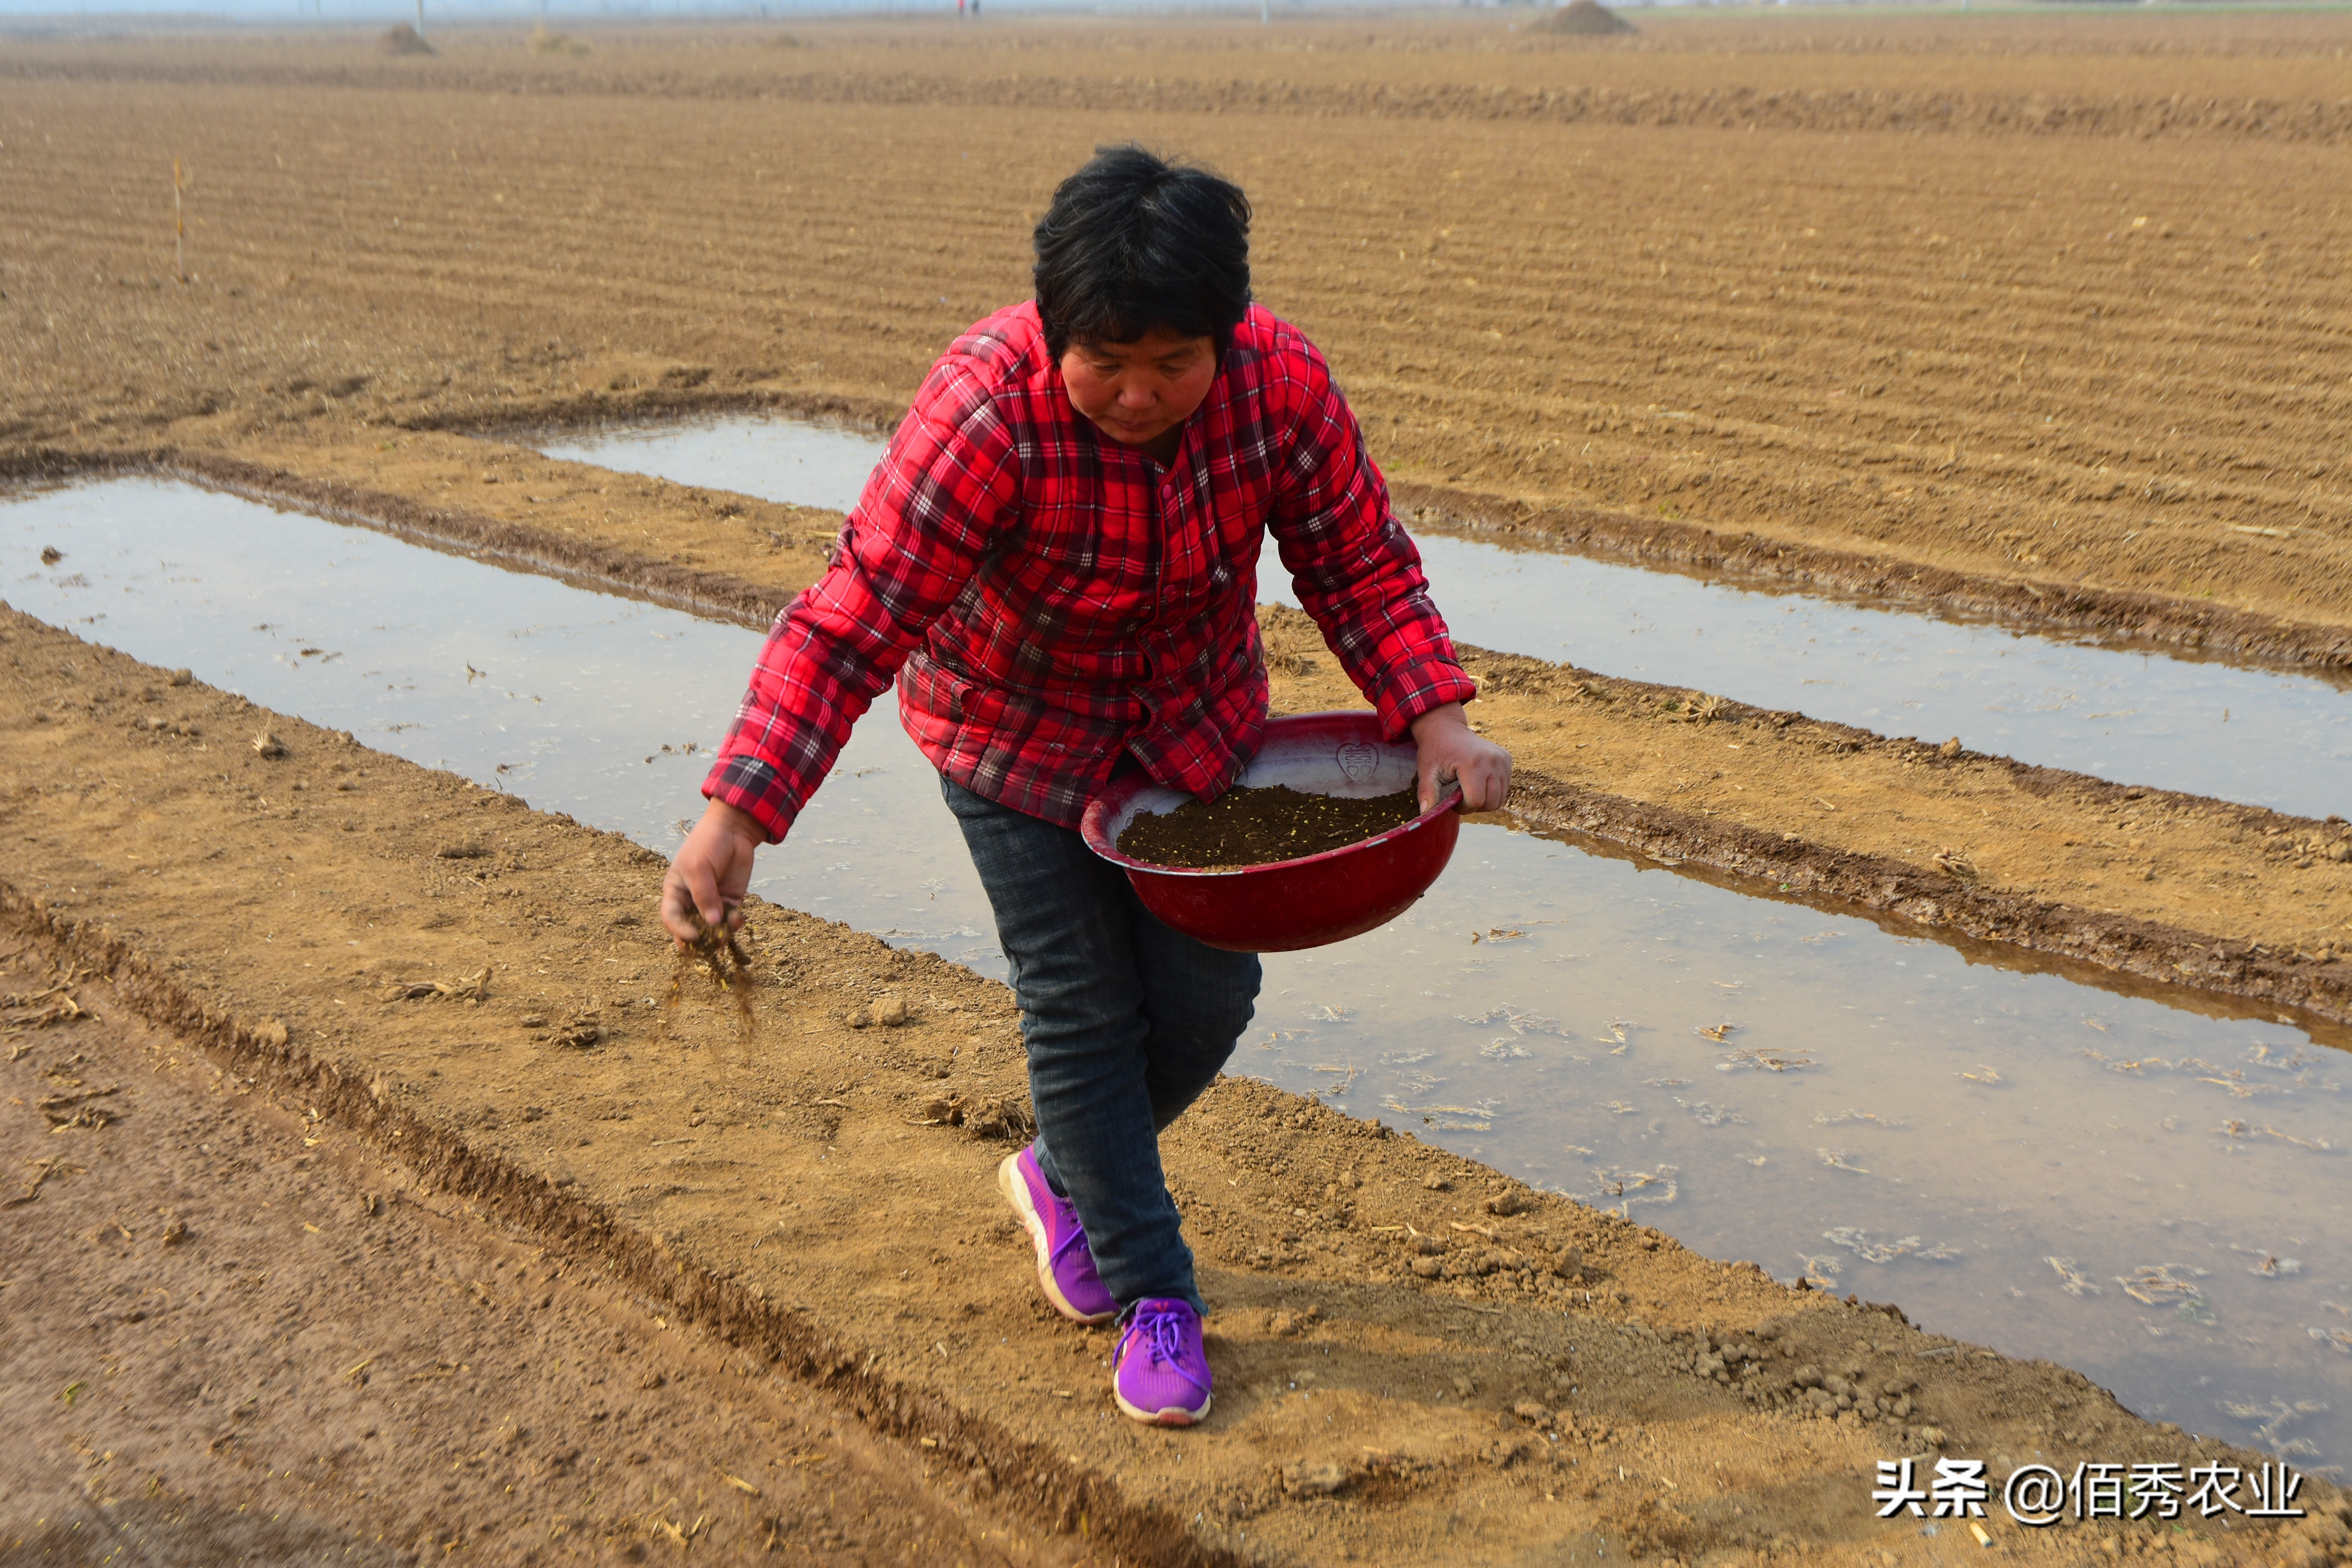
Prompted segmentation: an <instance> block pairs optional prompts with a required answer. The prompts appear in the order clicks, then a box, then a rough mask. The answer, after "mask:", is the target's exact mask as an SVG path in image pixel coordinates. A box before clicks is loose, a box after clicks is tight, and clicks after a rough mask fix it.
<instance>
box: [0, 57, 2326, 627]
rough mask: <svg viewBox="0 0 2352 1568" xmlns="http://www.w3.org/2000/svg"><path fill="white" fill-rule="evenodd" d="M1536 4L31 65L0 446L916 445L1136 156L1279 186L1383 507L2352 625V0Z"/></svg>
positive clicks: (1274, 289) (16, 152)
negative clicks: (1432, 494) (2351, 312)
mask: <svg viewBox="0 0 2352 1568" xmlns="http://www.w3.org/2000/svg"><path fill="white" fill-rule="evenodd" d="M1511 25H1512V24H1511V23H1510V22H1509V21H1507V20H1506V19H1505V18H1503V17H1501V16H1496V17H1493V18H1481V19H1478V20H1475V21H1462V22H1453V21H1445V22H1425V21H1410V22H1408V21H1395V22H1388V21H1382V22H1374V23H1367V24H1365V25H1364V26H1363V28H1362V30H1358V29H1357V27H1356V26H1355V25H1354V24H1353V23H1350V24H1349V25H1347V26H1339V24H1337V23H1336V22H1333V23H1322V24H1316V23H1300V24H1297V25H1295V26H1285V27H1279V28H1272V29H1262V28H1255V27H1247V28H1244V27H1236V26H1230V25H1227V24H1223V23H1205V22H1204V23H1200V24H1187V25H1181V26H1127V25H1120V26H1112V25H1109V24H1107V23H1102V22H1098V21H1095V20H1091V19H1089V20H1085V21H1078V22H1070V23H1062V24H1045V23H1022V24H1017V25H1014V24H1006V25H1002V26H1000V25H996V24H991V25H990V26H985V27H967V28H964V29H961V30H960V31H959V30H957V29H955V28H953V27H951V26H946V25H944V24H938V23H920V24H918V23H911V22H910V23H901V24H883V23H854V22H838V23H814V24H812V25H809V26H801V25H799V24H795V26H794V27H793V32H792V34H791V41H792V43H793V45H794V46H795V47H767V46H769V45H771V44H773V43H774V42H775V41H776V40H777V37H778V34H777V33H776V32H775V31H774V30H772V29H769V28H766V27H764V26H760V27H750V26H743V27H714V28H710V29H703V30H698V31H681V30H667V31H663V30H651V29H648V30H645V31H637V30H635V29H630V30H621V29H608V30H592V31H590V32H588V33H584V34H583V35H582V38H583V40H584V41H585V42H586V44H587V45H588V47H589V51H590V52H589V53H587V54H586V55H583V56H570V55H562V56H558V55H544V54H534V53H533V52H531V48H530V37H529V35H528V34H527V33H526V32H524V31H521V30H519V29H518V30H515V31H512V32H505V31H498V30H483V31H470V30H469V31H466V32H452V33H447V34H445V35H443V36H441V37H436V39H435V40H434V41H435V47H436V48H438V49H440V50H441V51H442V52H441V53H440V55H439V56H437V57H436V58H429V59H425V58H420V59H415V60H396V59H387V58H383V56H382V55H380V54H379V53H377V52H376V48H375V40H374V38H373V37H371V36H369V35H367V34H365V33H353V34H350V35H343V36H336V35H323V36H318V37H267V36H254V35H249V34H245V33H238V34H235V35H217V36H205V35H202V34H194V35H180V36H174V37H169V38H161V37H147V38H142V37H137V36H121V37H109V38H106V39H102V40H92V39H88V38H77V37H69V36H56V37H22V36H20V37H14V38H12V39H9V40H7V41H5V43H0V75H5V76H6V77H7V79H9V81H10V89H9V100H10V111H11V113H12V115H13V116H14V123H16V125H17V126H18V127H19V131H18V132H17V133H16V134H12V135H11V136H9V137H8V138H6V140H5V149H0V215H5V222H6V224H7V226H8V228H9V231H10V232H11V233H15V234H20V235H24V236H26V237H27V241H26V244H24V245H22V246H20V247H16V248H15V249H14V250H13V251H12V253H11V256H10V257H9V258H7V260H6V261H5V263H0V267H5V272H0V294H5V300H0V312H5V315H0V320H5V321H7V323H8V328H9V330H10V331H11V332H12V334H13V335H14V336H15V337H16V340H17V341H18V342H20V343H21V344H22V345H24V346H23V350H22V352H21V353H20V354H18V355H17V356H16V363H17V364H18V367H19V374H17V375H16V376H15V377H13V378H12V379H11V383H10V384H9V386H8V387H7V388H5V390H0V442H5V444H6V446H7V447H8V448H9V450H10V451H11V452H12V453H14V454H15V455H16V457H17V458H18V459H19V460H22V459H24V458H26V457H28V456H29V455H32V454H35V453H37V452H40V451H44V450H47V451H66V452H77V453H82V452H89V451H93V450H100V449H115V450H119V449H122V448H124V447H149V446H153V445H156V444H165V445H169V446H172V447H190V448H194V447H229V448H236V449H250V448H251V447H252V446H253V445H254V444H255V443H256V442H257V440H258V441H267V442H271V443H275V442H278V441H280V440H282V439H284V438H286V437H290V436H295V435H297V434H299V433H314V434H316V435H319V436H327V435H335V436H341V437H348V436H349V435H350V434H351V433H352V430H353V428H354V426H362V427H365V428H368V429H374V428H376V427H378V426H395V427H397V426H407V427H416V426H466V427H478V426H483V425H486V424H490V425H494V424H497V423H499V421H501V420H509V421H510V420H512V419H515V418H519V417H528V416H535V415H544V414H551V413H568V414H574V415H578V414H588V413H596V412H610V411H614V410H626V409H630V408H638V407H649V406H687V405H697V404H713V403H724V402H727V401H729V400H740V399H743V398H749V397H770V398H774V399H779V400H783V401H786V402H789V403H792V404H794V405H809V406H833V407H836V408H838V409H841V410H843V411H845V412H847V413H850V414H853V415H856V416H859V417H862V418H866V419H869V420H872V421H874V422H876V423H877V424H887V422H889V421H891V420H894V419H895V418H896V417H897V416H898V412H899V411H900V410H901V409H902V408H903V407H904V405H905V400H906V398H907V396H908V394H909V393H910V392H911V390H912V389H913V386H914V384H915V383H916V381H917V380H918V378H919V376H920V374H922V372H923V370H924V368H925V367H926V366H927V365H928V363H929V361H930V359H931V358H932V356H933V355H934V354H935V353H937V352H938V350H939V349H940V347H941V346H942V345H943V344H944V343H945V342H947V341H948V339H949V338H950V336H951V335H952V334H953V333H954V332H955V331H957V330H958V329H959V328H961V326H963V325H964V324H965V323H967V322H969V321H971V320H972V319H974V318H975V317H977V316H979V315H981V314H982V313H984V312H985V311H987V310H992V309H994V308H996V307H997V306H1000V305H1002V304H1003V303H1005V302H1007V301H1009V300H1016V299H1019V298H1022V297H1023V296H1024V293H1025V289H1026V283H1025V275H1026V268H1027V261H1028V258H1027V255H1026V249H1025V246H1026V236H1027V233H1028V228H1029V226H1030V221H1031V220H1032V218H1033V217H1034V213H1035V211H1036V210H1037V208H1038V206H1039V205H1040V204H1041V203H1042V202H1043V201H1044V200H1045V196H1046V194H1047V193H1048V192H1049V191H1050V190H1051V188H1052V186H1053V184H1054V183H1055V180H1056V179H1058V178H1059V177H1060V176H1061V175H1062V174H1065V173H1066V172H1067V170H1068V168H1069V167H1070V166H1071V165H1072V164H1073V163H1075V162H1076V159H1077V158H1078V157H1079V156H1081V155H1082V154H1083V153H1084V151H1085V150H1086V149H1087V147H1089V146H1091V145H1092V144H1093V143H1094V142H1098V141H1101V140H1103V139H1104V138H1106V137H1111V138H1116V137H1120V136H1127V135H1136V136H1140V137H1143V138H1145V139H1147V140H1150V141H1154V142H1160V143H1163V144H1166V145H1170V146H1172V147H1177V148H1181V149H1182V150H1184V151H1186V152H1188V153H1193V154H1196V155H1199V156H1202V157H1205V158H1208V159H1210V160H1213V161H1214V162H1216V163H1220V164H1222V165H1223V166H1224V167H1226V168H1227V169H1229V170H1230V171H1231V172H1232V173H1234V174H1236V175H1237V176H1239V177H1241V178H1243V179H1244V181H1245V182H1246V184H1248V186H1249V188H1250V190H1251V192H1252V195H1253V197H1254V199H1255V203H1256V206H1257V212H1258V221H1257V226H1256V243H1255V252H1256V266H1257V277H1258V286H1259V292H1260V294H1261V296H1262V297H1263V298H1264V299H1265V300H1266V301H1267V302H1268V303H1269V304H1271V305H1273V306H1274V307H1275V308H1276V309H1277V310H1281V311H1282V312H1284V313H1285V314H1286V315H1289V316H1291V317H1293V318H1294V319H1296V320H1297V321H1299V322H1300V323H1301V324H1302V325H1303V326H1305V327H1306V328H1307V331H1309V332H1310V333H1312V334H1313V335H1314V337H1315V338H1316V340H1317V342H1318V343H1320V344H1321V345H1322V346H1323V347H1324V348H1325V349H1326V350H1327V351H1328V353H1329V354H1330V357H1331V359H1332V362H1333V364H1334V366H1335V368H1336V369H1337V371H1338V373H1339V377H1340V379H1341V380H1342V382H1343V383H1344V384H1345V385H1346V386H1347V388H1348V390H1349V395H1350V396H1351V397H1352V398H1353V399H1354V401H1355V402H1356V404H1357V405H1358V406H1359V408H1360V410H1361V411H1362V412H1363V414H1364V416H1365V418H1366V424H1367V427H1368V435H1369V438H1370V443H1371V448H1372V451H1373V454H1374V456H1375V457H1377V458H1379V459H1380V460H1381V462H1382V463H1383V464H1384V465H1385V466H1386V467H1387V468H1389V469H1390V470H1391V471H1392V472H1393V473H1394V474H1396V475H1397V476H1398V477H1399V478H1400V479H1407V480H1412V481H1415V482H1419V483H1425V484H1428V485H1432V486H1435V487H1438V488H1439V489H1446V490H1451V491H1460V492H1463V493H1465V495H1466V496H1467V497H1468V498H1469V499H1470V500H1471V501H1474V502H1483V503H1484V504H1490V505H1526V506H1531V507H1536V508H1539V509H1541V508H1552V509H1559V508H1566V509H1570V510H1600V511H1607V512H1615V513H1620V514H1627V515H1634V516H1639V517H1642V518H1655V519H1661V520H1663V521H1687V522H1691V523H1695V524H1698V525H1701V526H1703V527H1705V528H1707V529H1711V530H1714V531H1717V532H1720V533H1723V534H1726V535H1727V536H1730V537H1734V538H1737V537H1739V536H1742V535H1745V534H1749V533H1752V534H1754V535H1756V536H1758V537H1759V539H1762V540H1766V541H1771V542H1781V543H1785V544H1790V545H1801V546H1807V547H1814V548H1823V549H1830V550H1834V551H1837V552H1845V553H1848V554H1852V555H1855V556H1859V557H1864V558H1870V559H1879V560H1885V561H1888V562H1892V563H1898V564H1899V563H1910V564H1914V565H1918V566H1923V567H1931V568H1937V569H1946V570H1950V571H1954V572H1958V573H1963V574H1971V575H1977V576H1983V577H1989V578H1997V579H2001V580H2006V581H2010V582H2015V583H2027V584H2034V585H2036V586H2038V587H2040V588H2042V590H2044V591H2045V592H2052V591H2057V592H2063V591H2067V590H2074V591H2082V592H2091V591H2106V590H2113V591H2117V592H2130V593H2147V594H2152V595H2161V596H2164V597H2166V598H2168V599H2172V600H2178V601H2179V602H2180V603H2181V605H2182V606H2183V609H2184V611H2185V610H2189V609H2194V608H2196V607H2198V606H2200V605H2201V606H2205V607H2209V608H2216V609H2223V610H2228V611H2231V612H2235V613H2239V614H2243V615H2249V616H2255V617H2257V618H2270V619H2273V620H2279V621H2284V622H2286V623H2290V624H2291V625H2293V626H2305V627H2332V628H2337V629H2341V628H2343V627H2345V626H2352V597H2347V595H2352V589H2347V586H2346V585H2347V584H2352V570H2347V566H2352V559H2347V553H2346V552H2347V548H2352V541H2347V526H2352V490H2347V488H2346V482H2345V481H2346V473H2345V470H2344V468H2343V465H2342V463H2341V460H2340V453H2339V452H2338V450H2337V443H2336V431H2338V430H2339V429H2340V428H2341V426H2342V423H2343V420H2344V418H2345V416H2346V414H2347V404H2346V401H2345V399H2346V398H2347V396H2352V394H2347V392H2346V390H2345V388H2344V385H2343V384H2342V379H2341V378H2340V377H2331V376H2330V375H2329V374H2326V353H2327V349H2326V345H2327V344H2328V343H2330V342H2334V341H2335V340H2336V338H2338V337H2340V336H2341V334H2342V332H2343V331H2345V329H2346V325H2347V309H2352V307H2347V303H2346V301H2345V300H2344V298H2343V293H2342V290H2341V289H2340V288H2339V287H2338V286H2337V284H2338V279H2337V267H2336V258H2339V257H2340V256H2341V255H2342V254H2343V253H2344V251H2345V249H2346V248H2347V239H2352V233H2347V225H2352V209H2347V207H2346V206H2345V205H2344V204H2343V203H2342V202H2341V201H2340V200H2339V199H2338V193H2340V192H2341V191H2342V190H2343V189H2345V188H2347V184H2352V180H2347V174H2352V163H2348V162H2347V160H2352V137H2347V131H2346V127H2347V125H2352V100H2347V96H2346V90H2345V88H2344V84H2343V76H2342V60H2343V51H2344V50H2345V48H2346V47H2347V46H2352V16H2347V14H2346V13H2343V12H2340V11H2317V10H2313V11H2288V12H2272V13H2263V14H2248V13H2234V12H2233V13H2226V14H2215V15H2210V16H2183V15H2166V14H2158V15H2135V16H2050V17H2042V16H1988V15H1984V14H1981V13H1979V14H1976V15H1973V16H1957V15H1954V14H1951V13H1948V12H1947V13H1941V14H1934V15H1927V16H1915V17H1893V18H1889V17H1884V16H1859V17H1856V16H1836V15H1833V14H1811V13H1792V14H1790V15H1787V16H1775V17H1771V18H1759V17H1752V16H1738V17H1730V18H1724V17H1714V18H1708V17H1699V16H1691V17H1668V18H1654V19H1651V22H1650V25H1649V26H1648V28H1647V30H1646V31H1644V32H1643V34H1641V35H1640V36H1638V37H1633V38H1628V39H1623V40H1607V39H1603V40H1580V39H1575V38H1563V37H1537V36H1533V35H1528V34H1520V33H1513V32H1511V31H1509V30H1508V29H1509V27H1510V26H1511ZM2093 82H2095V84H2096V86H2095V87H2087V86H2086V85H2085V84H2086V83H2093ZM164 148H169V149H173V151H174V153H175V155H178V156H180V157H181V158H182V159H183V162H184V164H185V166H187V167H189V168H191V169H192V170H193V171H194V181H195V184H194V189H193V191H192V193H191V195H190V197H189V201H190V204H191V205H190V208H189V212H190V228H189V233H190V241H189V247H190V248H189V257H190V261H189V267H190V269H191V272H192V273H193V275H194V276H193V280H192V281H190V282H187V283H182V282H180V281H179V280H178V279H177V278H176V277H175V275H174V273H173V255H172V234H173V229H172V223H171V187H170V183H169V178H168V175H169V159H168V157H165V156H163V154H162V153H159V152H158V149H164ZM2290 640H2292V639H2290Z"/></svg>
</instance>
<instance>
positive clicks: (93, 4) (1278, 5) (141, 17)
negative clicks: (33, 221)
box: [0, 0, 2339, 33]
mask: <svg viewBox="0 0 2352 1568" xmlns="http://www.w3.org/2000/svg"><path fill="white" fill-rule="evenodd" d="M1602 3H1603V4H1605V5H1610V8H1611V9H1612V10H1642V9H1649V8H1656V7H1664V6H1671V7H1674V8H1676V9H1695V10H1723V11H1729V12H1747V11H1759V10H1790V9H1813V8H1821V9H1835V10H1862V9H1878V8H1884V9H1897V10H1914V9H1916V10H1932V9H1952V10H1959V9H1963V8H1965V6H1964V5H1963V4H1962V0H1795V3H1794V4H1791V0H1602ZM1270 4H1271V5H1272V7H1273V9H1274V11H1275V12H1276V13H1277V14H1279V15H1282V16H1289V17H1302V18H1303V17H1307V16H1347V15H1350V14H1353V15H1362V14H1364V13H1367V12H1387V13H1420V14H1423V15H1454V14H1459V13H1462V12H1482V11H1515V10H1516V11H1548V10H1554V9H1558V8H1559V6H1561V5H1566V4H1568V0H1462V3H1458V4H1444V3H1443V0H1440V3H1438V4H1432V3H1431V0H1336V3H1328V4H1325V3H1317V0H1270ZM2158 5H2160V7H2161V8H2164V9H2173V8H2176V7H2175V5H2170V4H2165V3H2164V0H2158ZM1978 8H1979V9H1980V10H1984V11H2002V10H2053V11H2054V10H2074V9H2084V10H2103V11H2104V10H2143V9H2147V8H2148V7H2147V0H1990V3H1980V4H1979V6H1978ZM2182 8H2189V9H2196V10H2208V9H2210V10H2239V9H2257V10H2280V9H2286V10H2303V9H2316V10H2332V9H2337V8H2339V5H2337V4H2331V3H2328V0H2315V3H2311V4H2304V5H2298V4H2295V3H2294V0H2286V3H2285V4H2284V5H2282V4H2281V3H2280V0H2199V3H2198V4H2196V5H2191V6H2187V7H2182ZM985 11H987V12H996V13H1000V14H1003V15H1015V14H1019V15H1036V14H1040V13H1049V14H1058V15H1066V16H1090V15H1102V14H1106V13H1116V14H1121V15H1134V16H1154V15H1159V16H1214V15H1220V14H1228V15H1233V16H1255V15H1256V14H1257V11H1258V6H1257V5H1256V3H1255V0H985ZM955 15H956V0H903V3H898V4H889V3H884V4H878V5H877V4H876V3H875V0H692V3H689V0H589V3H586V4H583V3H582V0H561V3H554V0H426V3H425V22H426V28H427V30H428V31H430V30H431V28H432V27H433V26H435V25H436V24H437V25H439V26H447V27H458V28H463V27H466V26H495V25H503V24H511V23H515V22H538V21H545V22H556V21H562V22H567V23H574V24H589V23H599V22H683V21H731V22H747V21H748V22H759V21H769V22H774V21H784V20H789V19H792V18H794V17H805V18H811V19H814V18H819V17H823V18H827V19H844V18H851V17H856V16H872V17H876V18H877V19H878V18H886V17H892V16H955ZM84 21H89V22H105V23H109V24H111V25H113V26H163V27H173V26H177V27H186V26H255V25H257V24H258V25H273V24H274V25H281V26H293V27H370V26H384V27H389V26H396V25H398V24H399V23H401V22H408V23H411V24H412V25H414V23H415V0H248V3H247V4H241V5H226V6H208V7H205V8H203V9H188V10H159V9H156V8H154V7H153V6H152V5H142V4H140V3H139V0H121V3H120V4H117V3H114V0H50V3H48V4H36V5H30V6H25V7H17V8H8V9H0V33H5V32H8V31H10V30H12V29H20V28H22V27H23V26H26V24H38V25H42V26H45V27H54V26H56V25H58V24H59V23H67V24H71V23H76V22H84Z"/></svg>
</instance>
